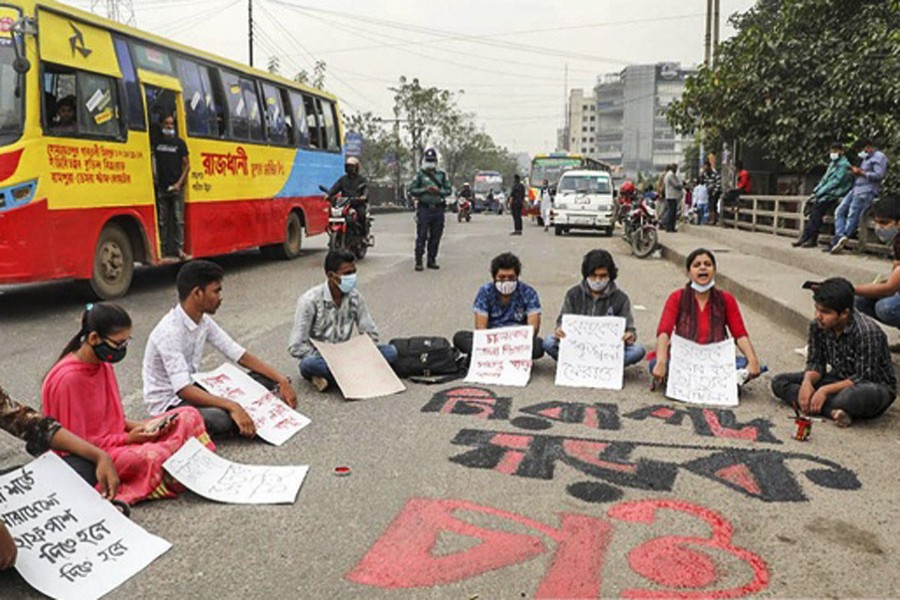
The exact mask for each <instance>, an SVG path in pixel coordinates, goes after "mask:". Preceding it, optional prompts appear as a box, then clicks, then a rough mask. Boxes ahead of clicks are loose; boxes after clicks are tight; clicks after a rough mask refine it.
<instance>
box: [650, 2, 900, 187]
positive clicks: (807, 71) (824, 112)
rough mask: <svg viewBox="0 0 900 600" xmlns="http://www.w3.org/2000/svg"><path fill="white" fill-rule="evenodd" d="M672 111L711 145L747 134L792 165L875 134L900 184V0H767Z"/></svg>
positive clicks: (745, 17)
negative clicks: (838, 144)
mask: <svg viewBox="0 0 900 600" xmlns="http://www.w3.org/2000/svg"><path fill="white" fill-rule="evenodd" d="M732 24H733V25H734V27H735V29H736V30H737V35H735V36H734V37H733V38H731V39H729V40H727V41H726V42H724V43H722V44H721V45H720V47H719V53H718V56H719V59H718V63H717V65H716V67H715V69H714V70H713V69H708V68H701V69H700V71H699V72H698V73H697V75H696V76H694V77H692V78H690V79H689V80H688V81H687V85H686V87H685V92H684V94H683V96H682V98H681V100H680V101H678V102H675V103H673V104H672V105H671V106H670V108H669V110H668V112H667V117H668V119H669V122H670V123H671V124H672V125H673V126H674V127H675V128H676V129H677V130H678V131H680V132H683V133H692V132H697V131H702V133H703V137H704V142H705V143H706V145H707V147H710V148H712V147H720V145H721V143H722V142H730V141H732V140H739V141H740V142H741V143H742V144H749V145H752V146H755V147H758V148H761V149H763V150H764V151H765V152H766V153H767V154H768V155H769V156H770V157H772V158H775V159H777V160H779V161H780V162H782V163H783V164H784V165H785V166H786V167H787V168H788V169H792V170H800V171H806V170H809V169H811V168H813V167H816V166H820V165H821V164H822V163H823V160H824V155H825V153H826V152H827V147H828V144H829V143H830V142H832V141H835V140H837V141H841V142H843V143H845V144H852V143H854V142H856V141H858V140H859V139H861V138H866V137H871V138H873V139H874V140H876V141H877V142H878V143H879V145H880V147H881V149H882V150H883V151H884V152H885V153H886V154H887V155H888V158H889V159H892V160H893V162H894V166H893V168H891V169H890V170H889V181H888V182H887V185H888V186H889V187H892V189H894V190H900V185H898V184H900V0H759V1H758V2H757V4H756V6H755V7H754V8H752V9H751V10H749V11H748V12H746V13H744V14H742V15H738V16H735V17H733V18H732Z"/></svg>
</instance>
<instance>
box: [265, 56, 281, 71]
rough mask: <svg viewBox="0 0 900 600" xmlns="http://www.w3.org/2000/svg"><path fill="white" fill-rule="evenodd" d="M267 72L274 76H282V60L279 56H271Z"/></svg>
mask: <svg viewBox="0 0 900 600" xmlns="http://www.w3.org/2000/svg"><path fill="white" fill-rule="evenodd" d="M266 71H268V72H269V73H271V74H272V75H280V74H281V59H279V58H278V57H277V56H270V57H269V63H268V65H266Z"/></svg>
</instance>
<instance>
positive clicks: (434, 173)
mask: <svg viewBox="0 0 900 600" xmlns="http://www.w3.org/2000/svg"><path fill="white" fill-rule="evenodd" d="M409 193H410V194H411V195H412V196H413V197H415V198H416V199H417V201H418V207H417V208H416V271H421V270H422V257H423V256H424V254H425V247H426V244H427V246H428V268H429V269H439V268H440V267H439V266H438V264H437V254H438V247H439V246H440V243H441V236H442V235H443V233H444V208H445V207H446V204H445V202H444V198H446V197H448V196H450V195H451V194H452V193H453V190H452V189H451V188H450V180H449V178H448V177H447V174H446V173H444V172H443V171H442V170H440V169H438V168H437V151H435V149H434V148H428V149H427V150H426V151H425V156H424V157H423V158H422V168H421V169H419V172H418V173H416V177H415V179H413V181H412V183H411V184H410V190H409Z"/></svg>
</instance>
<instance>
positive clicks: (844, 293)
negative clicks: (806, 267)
mask: <svg viewBox="0 0 900 600" xmlns="http://www.w3.org/2000/svg"><path fill="white" fill-rule="evenodd" d="M813 302H815V307H816V313H815V314H816V316H815V319H814V320H813V321H811V322H810V324H809V335H808V338H807V344H808V351H807V357H806V370H805V371H804V372H802V373H783V374H781V375H777V376H776V377H775V378H774V379H773V380H772V391H773V392H774V393H775V395H776V396H777V397H778V398H779V399H781V400H782V401H783V402H785V403H786V404H788V405H790V406H794V407H796V408H798V409H799V410H800V411H802V412H803V413H805V414H809V415H818V414H821V415H824V416H826V417H829V418H831V419H833V420H834V422H835V423H836V424H837V425H838V426H839V427H847V426H848V425H850V423H851V422H852V421H853V419H871V418H874V417H877V416H879V415H881V414H882V413H883V412H884V411H886V410H887V409H888V407H889V406H890V405H891V404H892V403H893V402H894V398H895V397H896V395H897V378H896V375H895V373H894V365H893V363H892V362H891V353H890V350H889V349H888V343H887V336H886V335H885V333H884V331H882V330H881V328H880V327H879V326H878V325H877V324H876V323H875V322H874V321H873V320H872V319H870V318H869V317H867V316H866V315H864V314H862V313H861V312H859V311H858V310H855V309H854V308H853V285H852V284H851V283H850V282H849V281H847V280H846V279H843V278H841V277H834V278H831V279H826V280H825V281H823V282H822V283H820V284H818V285H817V286H816V287H814V288H813ZM829 366H830V367H831V370H830V371H828V367H829Z"/></svg>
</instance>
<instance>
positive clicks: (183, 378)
mask: <svg viewBox="0 0 900 600" xmlns="http://www.w3.org/2000/svg"><path fill="white" fill-rule="evenodd" d="M224 278H225V271H224V270H223V269H222V267H220V266H219V265H217V264H216V263H213V262H210V261H208V260H195V261H191V262H188V263H186V264H185V265H184V266H183V267H182V268H181V270H180V271H179V272H178V277H177V278H176V280H175V285H176V287H177V288H178V304H177V305H176V306H175V307H174V308H173V309H172V310H170V311H169V312H168V313H167V314H166V315H165V316H164V317H163V318H162V319H161V320H160V322H159V323H158V324H157V325H156V327H154V328H153V331H152V332H151V333H150V338H149V339H148V340H147V348H146V349H145V351H144V368H143V377H144V401H145V402H146V403H147V405H148V410H149V412H150V414H151V415H160V414H162V413H164V412H165V411H167V410H169V409H170V408H173V407H175V406H178V405H179V404H182V403H187V404H190V405H192V406H194V407H196V408H197V410H199V411H200V414H201V415H202V416H203V422H204V423H205V425H206V431H208V432H209V434H210V435H211V436H213V437H214V438H215V437H216V436H221V435H231V434H233V433H235V432H240V434H241V435H243V436H246V437H252V436H253V435H255V433H256V427H255V426H254V425H253V420H252V419H251V418H250V415H248V414H247V411H245V410H244V409H243V407H241V405H240V404H238V403H237V402H234V401H233V400H229V399H227V398H222V397H221V396H215V395H213V394H210V393H208V392H207V391H205V390H204V389H203V388H201V387H199V386H197V385H194V383H193V381H192V380H191V375H193V374H194V373H197V372H198V371H199V370H200V359H201V358H202V357H203V348H204V346H205V345H206V342H207V341H208V342H209V343H210V344H212V346H213V347H214V348H215V349H216V350H218V351H219V352H220V353H221V354H223V355H224V356H225V357H226V358H227V359H228V360H230V361H235V362H237V363H238V364H239V365H241V366H242V367H244V368H246V369H249V370H250V371H251V373H250V375H251V377H253V378H254V379H256V380H257V381H259V382H260V383H262V384H263V385H265V386H266V387H268V388H270V389H272V390H273V391H275V392H276V393H277V394H278V395H279V396H280V397H281V399H282V400H284V402H285V403H286V404H287V405H288V406H290V407H291V408H293V407H295V406H296V405H297V394H296V393H295V392H294V388H292V387H291V381H290V379H289V378H287V377H285V376H284V375H282V374H281V373H279V372H278V371H277V370H275V369H274V368H273V367H271V366H269V364H267V363H265V362H263V360H262V359H260V358H257V357H256V356H255V355H253V354H251V353H250V352H247V350H245V349H244V347H243V346H241V345H240V344H238V343H237V342H235V341H234V340H233V339H231V337H230V336H229V335H228V334H227V333H225V331H224V330H223V329H222V328H221V327H219V325H218V324H216V322H215V321H213V319H212V317H211V316H210V315H214V314H215V313H216V311H217V310H218V309H219V306H221V304H222V280H223V279H224Z"/></svg>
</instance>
